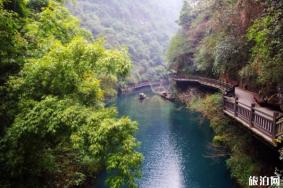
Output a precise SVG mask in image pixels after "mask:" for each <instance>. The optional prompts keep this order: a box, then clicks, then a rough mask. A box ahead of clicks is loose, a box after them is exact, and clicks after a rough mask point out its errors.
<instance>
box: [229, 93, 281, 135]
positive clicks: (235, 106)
mask: <svg viewBox="0 0 283 188" xmlns="http://www.w3.org/2000/svg"><path fill="white" fill-rule="evenodd" d="M223 103H224V105H223V106H224V111H228V112H230V113H231V114H233V116H234V117H235V118H239V119H240V120H242V121H243V122H245V123H246V124H247V125H249V126H250V127H251V128H255V129H257V130H258V131H260V132H261V133H263V134H265V135H266V136H268V137H271V138H272V139H275V138H277V137H279V136H282V135H283V120H282V121H281V122H278V118H279V113H277V112H273V114H272V115H271V114H267V113H266V112H264V111H261V110H260V109H257V108H256V107H255V104H252V105H251V106H248V105H246V104H244V103H241V102H239V101H238V98H237V97H235V98H234V97H226V96H224V97H223Z"/></svg>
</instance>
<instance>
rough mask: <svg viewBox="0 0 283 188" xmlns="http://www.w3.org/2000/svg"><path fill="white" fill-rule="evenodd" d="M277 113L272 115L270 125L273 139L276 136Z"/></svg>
mask: <svg viewBox="0 0 283 188" xmlns="http://www.w3.org/2000/svg"><path fill="white" fill-rule="evenodd" d="M278 115H279V113H278V112H274V113H273V123H272V133H271V134H272V137H273V138H275V137H276V134H277V130H276V128H277V127H276V126H277V125H276V120H277V117H278Z"/></svg>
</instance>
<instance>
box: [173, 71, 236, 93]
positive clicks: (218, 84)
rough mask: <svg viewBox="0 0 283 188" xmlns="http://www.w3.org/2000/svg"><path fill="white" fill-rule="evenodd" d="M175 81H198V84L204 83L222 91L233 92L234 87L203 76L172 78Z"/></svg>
mask: <svg viewBox="0 0 283 188" xmlns="http://www.w3.org/2000/svg"><path fill="white" fill-rule="evenodd" d="M172 77H173V79H174V80H176V81H186V80H188V81H197V82H202V83H207V84H206V85H214V86H215V87H217V88H219V89H222V90H223V91H225V90H228V91H229V90H232V89H233V85H232V84H230V83H227V82H225V81H223V80H217V79H212V78H206V77H201V76H193V75H181V76H180V75H178V76H176V75H173V76H172Z"/></svg>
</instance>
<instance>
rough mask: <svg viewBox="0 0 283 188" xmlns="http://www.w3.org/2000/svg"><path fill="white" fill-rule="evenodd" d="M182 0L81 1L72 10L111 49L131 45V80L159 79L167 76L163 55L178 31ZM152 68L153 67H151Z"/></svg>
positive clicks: (72, 5)
mask: <svg viewBox="0 0 283 188" xmlns="http://www.w3.org/2000/svg"><path fill="white" fill-rule="evenodd" d="M181 2H182V0H135V1H129V0H119V1H116V0H98V1H93V0H77V1H76V3H74V4H71V3H70V4H69V5H68V7H69V8H70V9H71V10H72V12H73V13H74V14H75V15H76V16H78V17H79V18H80V20H81V23H82V26H83V27H85V28H87V29H89V30H90V31H91V32H92V34H93V35H94V36H103V37H105V39H106V42H107V46H110V47H120V46H127V47H128V48H129V53H130V56H131V58H132V60H133V64H134V65H133V71H132V74H131V77H130V79H129V81H131V82H137V81H139V80H143V79H156V78H159V77H161V76H162V75H163V74H164V70H165V68H164V63H163V56H164V52H165V50H166V48H167V46H168V43H169V38H170V37H171V35H173V33H174V32H175V31H176V29H177V24H176V23H175V20H176V19H177V17H178V14H179V7H180V6H181ZM149 67H150V68H149Z"/></svg>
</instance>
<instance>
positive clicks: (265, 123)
mask: <svg viewBox="0 0 283 188" xmlns="http://www.w3.org/2000/svg"><path fill="white" fill-rule="evenodd" d="M173 80H175V81H176V82H198V83H199V84H202V85H205V86H209V87H214V88H217V89H219V90H221V91H223V112H224V113H225V114H227V115H228V116H230V117H231V118H233V119H235V120H237V121H238V122H240V123H241V124H242V125H244V126H245V127H246V128H248V129H249V130H251V131H252V132H253V133H255V134H256V135H258V136H260V137H261V138H263V139H264V140H265V141H267V142H268V143H270V144H272V145H273V146H276V145H277V143H276V139H278V138H279V137H281V136H283V118H282V114H281V113H279V112H277V111H274V110H271V109H268V108H264V107H261V106H260V105H258V104H257V103H256V101H255V100H254V94H253V93H252V92H249V91H246V90H243V89H241V88H239V87H234V86H232V85H231V84H228V83H224V82H221V81H219V80H214V79H209V78H204V77H199V76H193V77H192V76H190V77H187V78H184V77H181V78H176V77H175V78H173ZM232 88H234V89H233V95H230V96H227V95H226V93H227V90H231V89H232Z"/></svg>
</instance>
